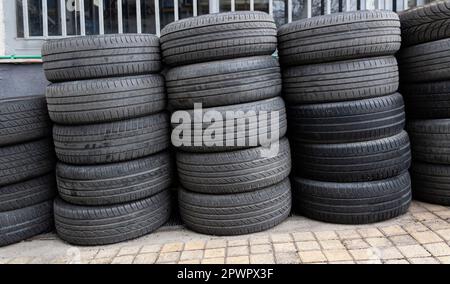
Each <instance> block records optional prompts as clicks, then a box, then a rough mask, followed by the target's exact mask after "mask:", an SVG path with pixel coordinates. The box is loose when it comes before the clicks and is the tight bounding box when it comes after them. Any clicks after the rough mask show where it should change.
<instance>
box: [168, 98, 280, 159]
mask: <svg viewBox="0 0 450 284" xmlns="http://www.w3.org/2000/svg"><path fill="white" fill-rule="evenodd" d="M186 112H187V113H188V114H189V121H187V122H184V121H183V122H180V120H178V121H177V120H176V118H177V117H176V115H175V114H176V113H175V114H172V128H173V131H172V143H173V144H174V146H175V147H177V148H179V149H180V150H183V151H187V152H222V151H232V150H238V149H243V148H249V147H257V146H260V145H264V146H268V144H271V143H273V142H275V141H277V140H279V139H280V138H281V137H283V136H284V135H285V134H286V130H287V120H286V109H285V104H284V101H283V99H282V98H281V97H275V98H271V99H266V100H261V101H256V102H250V103H244V104H235V105H228V106H221V107H212V108H205V109H202V112H203V113H202V117H204V116H206V114H207V113H210V114H211V113H212V112H215V113H216V114H217V113H219V114H220V117H221V118H222V119H223V121H222V122H220V121H218V122H217V124H218V125H216V124H213V123H211V122H208V121H205V122H204V123H202V122H200V123H198V122H196V121H195V118H196V116H195V112H194V110H186ZM227 112H233V114H237V113H238V112H242V114H244V118H245V117H247V118H248V119H245V122H244V123H243V124H242V125H241V124H240V123H239V122H240V121H242V120H241V119H237V118H234V117H233V118H230V117H228V119H227V115H226V114H227ZM265 112H266V113H267V118H266V119H264V117H263V116H262V114H263V113H265ZM272 113H273V114H277V115H278V119H277V120H276V118H277V117H276V116H273V117H272ZM247 114H248V116H247ZM211 117H212V118H214V117H213V116H211ZM258 118H259V119H258ZM183 119H184V118H183ZM186 119H187V118H186ZM197 120H198V118H197ZM272 120H273V122H274V123H272ZM189 122H190V123H189ZM264 123H265V124H266V126H267V128H266V129H264V128H263V127H261V125H264ZM228 124H230V125H233V127H232V128H233V129H231V130H230V127H228V126H227V125H228ZM238 124H239V126H242V129H241V128H239V127H237V126H238ZM244 128H245V129H244ZM196 129H197V131H195V130H196ZM200 130H201V133H200ZM207 131H209V132H207ZM214 132H222V133H223V135H222V139H219V138H220V136H219V135H217V137H218V138H216V136H214V138H213V137H212V136H213V133H214ZM227 132H230V133H231V132H233V137H232V138H229V137H228V138H227V136H226V133H227ZM260 132H264V133H260ZM206 133H209V134H210V135H209V136H208V135H207V134H206ZM203 136H205V137H203ZM241 136H242V137H243V139H242V140H239V139H238V137H241ZM261 137H265V138H264V139H261ZM203 138H208V139H203ZM266 138H267V139H266ZM198 139H201V141H200V142H201V143H197V144H198V145H196V144H195V141H196V140H198ZM264 140H266V141H264ZM186 144H187V145H186ZM200 144H201V145H200Z"/></svg>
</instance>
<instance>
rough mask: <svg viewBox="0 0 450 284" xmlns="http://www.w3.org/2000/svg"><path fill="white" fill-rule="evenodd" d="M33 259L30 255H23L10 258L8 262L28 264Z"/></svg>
mask: <svg viewBox="0 0 450 284" xmlns="http://www.w3.org/2000/svg"><path fill="white" fill-rule="evenodd" d="M32 260H33V258H32V257H28V256H23V257H16V258H13V259H11V260H10V261H9V262H8V264H28V263H30V262H31V261H32Z"/></svg>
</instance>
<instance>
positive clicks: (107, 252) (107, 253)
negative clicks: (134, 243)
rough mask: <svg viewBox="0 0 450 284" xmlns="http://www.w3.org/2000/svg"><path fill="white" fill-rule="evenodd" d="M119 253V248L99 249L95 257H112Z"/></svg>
mask: <svg viewBox="0 0 450 284" xmlns="http://www.w3.org/2000/svg"><path fill="white" fill-rule="evenodd" d="M118 253H119V248H107V249H100V250H99V251H98V253H97V254H96V255H95V258H113V257H115V256H116V255H117V254H118Z"/></svg>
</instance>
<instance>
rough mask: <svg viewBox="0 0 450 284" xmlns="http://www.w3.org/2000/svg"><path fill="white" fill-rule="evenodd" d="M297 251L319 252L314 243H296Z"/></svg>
mask: <svg viewBox="0 0 450 284" xmlns="http://www.w3.org/2000/svg"><path fill="white" fill-rule="evenodd" d="M295 245H296V246H297V250H298V251H308V250H320V245H319V243H318V242H316V241H304V242H296V243H295Z"/></svg>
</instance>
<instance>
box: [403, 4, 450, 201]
mask: <svg viewBox="0 0 450 284" xmlns="http://www.w3.org/2000/svg"><path fill="white" fill-rule="evenodd" d="M449 17H450V1H446V2H436V3H432V4H430V5H427V6H422V7H418V8H415V9H411V10H408V11H405V12H403V13H401V14H400V21H401V24H402V43H403V46H402V50H401V52H400V53H399V55H398V59H399V63H400V75H401V90H402V93H403V94H404V96H405V101H406V109H407V115H408V125H407V128H408V133H409V134H410V137H411V150H412V157H413V164H412V167H411V178H412V185H413V196H414V198H417V199H420V200H423V201H426V202H431V203H437V204H442V205H447V206H448V205H450V21H449Z"/></svg>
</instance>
